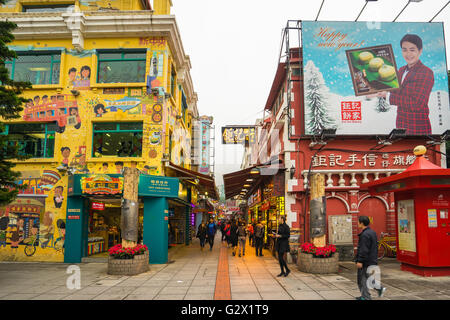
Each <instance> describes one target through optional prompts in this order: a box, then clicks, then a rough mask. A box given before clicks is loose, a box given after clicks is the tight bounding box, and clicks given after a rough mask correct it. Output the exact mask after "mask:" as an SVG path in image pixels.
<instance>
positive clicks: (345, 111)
mask: <svg viewBox="0 0 450 320" xmlns="http://www.w3.org/2000/svg"><path fill="white" fill-rule="evenodd" d="M341 119H342V122H343V123H360V122H361V121H362V115H361V101H342V102H341Z"/></svg>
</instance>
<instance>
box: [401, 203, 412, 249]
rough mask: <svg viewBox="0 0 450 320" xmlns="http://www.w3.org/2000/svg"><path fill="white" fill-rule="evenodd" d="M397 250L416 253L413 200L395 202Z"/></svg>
mask: <svg viewBox="0 0 450 320" xmlns="http://www.w3.org/2000/svg"><path fill="white" fill-rule="evenodd" d="M397 216H398V248H399V250H405V251H410V252H416V226H415V219H414V200H401V201H398V202H397Z"/></svg>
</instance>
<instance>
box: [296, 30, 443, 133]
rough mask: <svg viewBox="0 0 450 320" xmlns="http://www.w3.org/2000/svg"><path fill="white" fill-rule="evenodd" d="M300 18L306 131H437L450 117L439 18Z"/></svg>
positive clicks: (439, 130) (441, 131) (439, 131)
mask: <svg viewBox="0 0 450 320" xmlns="http://www.w3.org/2000/svg"><path fill="white" fill-rule="evenodd" d="M373 26H374V24H373V23H367V22H338V21H333V22H331V21H303V22H302V48H303V75H304V106H305V107H304V114H305V134H306V135H317V134H319V133H320V132H321V131H322V130H323V129H336V134H337V135H372V134H385V135H388V134H389V133H390V132H391V131H392V130H393V129H396V128H397V129H400V128H401V129H406V134H407V135H441V134H443V133H444V132H445V131H446V130H447V129H448V123H450V109H449V93H448V75H447V62H446V56H445V41H444V30H443V24H442V23H421V22H414V23H410V22H379V23H377V28H374V27H373Z"/></svg>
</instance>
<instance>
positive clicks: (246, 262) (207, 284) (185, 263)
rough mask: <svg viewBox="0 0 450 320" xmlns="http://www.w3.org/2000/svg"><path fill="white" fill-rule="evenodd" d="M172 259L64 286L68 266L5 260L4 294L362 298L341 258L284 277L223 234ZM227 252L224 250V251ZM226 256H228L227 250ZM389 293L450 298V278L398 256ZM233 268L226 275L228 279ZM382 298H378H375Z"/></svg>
mask: <svg viewBox="0 0 450 320" xmlns="http://www.w3.org/2000/svg"><path fill="white" fill-rule="evenodd" d="M170 250H171V251H172V250H174V251H172V252H170V255H169V257H170V259H169V260H171V263H168V264H162V265H151V266H150V271H149V272H146V273H144V274H140V275H137V276H131V277H128V276H124V277H121V276H110V275H107V274H106V268H107V267H106V263H103V262H102V263H96V262H89V263H81V264H78V266H79V267H80V270H81V289H73V290H70V289H68V288H67V286H66V281H67V279H68V277H69V276H70V275H69V274H66V269H67V267H68V265H67V264H56V263H11V262H2V263H0V300H8V299H21V300H23V299H26V300H28V299H30V300H60V299H62V300H122V299H125V300H173V299H176V300H213V299H214V298H215V299H230V298H231V299H233V300H266V299H270V300H323V299H327V300H328V299H332V300H353V299H354V298H355V297H357V296H359V291H358V288H357V285H356V269H355V266H354V264H353V263H351V262H343V263H341V267H340V272H339V274H329V275H312V274H306V273H302V272H300V271H298V270H297V268H296V266H295V265H290V268H291V271H292V272H291V274H290V275H289V276H288V277H287V278H285V277H281V278H278V277H277V275H278V273H279V272H280V269H279V266H278V262H277V260H276V259H274V258H273V257H272V256H271V255H270V254H269V252H268V251H264V252H263V253H264V257H256V256H255V252H254V248H251V247H247V249H246V250H247V251H246V255H245V256H244V257H237V256H236V257H234V256H232V255H231V252H230V249H227V248H222V244H221V243H220V240H219V237H217V238H216V243H215V246H214V248H213V250H212V251H210V250H209V249H208V248H205V249H204V251H201V250H200V249H199V245H198V240H195V241H194V244H192V245H190V246H187V247H184V246H182V247H179V248H176V249H170ZM221 252H222V253H221ZM221 254H222V256H221ZM380 267H381V276H382V282H383V285H384V286H385V287H387V289H388V290H387V291H386V294H385V297H384V298H382V299H396V300H404V299H415V300H419V299H420V300H422V299H432V300H442V299H445V300H450V277H438V278H423V277H420V276H416V275H414V274H411V273H408V272H403V271H400V270H399V264H398V262H396V261H395V259H385V260H383V263H382V264H381V265H380ZM227 268H228V277H226V275H227V272H226V269H227ZM376 299H378V298H376Z"/></svg>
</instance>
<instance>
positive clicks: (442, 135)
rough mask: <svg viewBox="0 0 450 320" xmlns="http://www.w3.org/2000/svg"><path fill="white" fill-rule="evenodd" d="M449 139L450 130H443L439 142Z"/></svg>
mask: <svg viewBox="0 0 450 320" xmlns="http://www.w3.org/2000/svg"><path fill="white" fill-rule="evenodd" d="M449 138H450V130H445V132H444V133H443V134H441V141H447V140H448V139H449Z"/></svg>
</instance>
